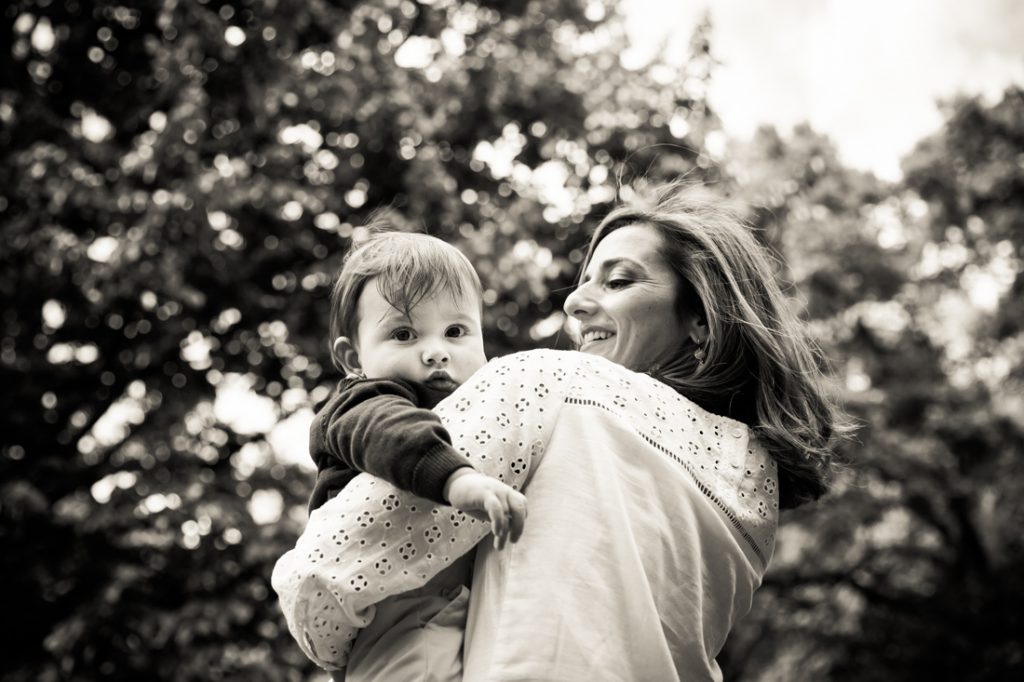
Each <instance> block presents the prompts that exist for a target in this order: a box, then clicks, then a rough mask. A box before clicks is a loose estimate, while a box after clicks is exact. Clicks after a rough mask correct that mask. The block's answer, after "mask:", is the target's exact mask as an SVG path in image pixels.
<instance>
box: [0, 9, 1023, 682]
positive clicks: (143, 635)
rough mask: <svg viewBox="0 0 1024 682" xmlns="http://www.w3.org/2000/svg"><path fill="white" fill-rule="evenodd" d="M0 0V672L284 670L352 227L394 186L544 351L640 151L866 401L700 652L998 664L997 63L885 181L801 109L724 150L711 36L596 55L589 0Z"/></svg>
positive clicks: (1011, 166) (1005, 564) (610, 29)
mask: <svg viewBox="0 0 1024 682" xmlns="http://www.w3.org/2000/svg"><path fill="white" fill-rule="evenodd" d="M2 13H3V14H2V16H3V21H2V22H0V45H5V46H9V47H8V49H10V58H9V59H5V60H4V62H3V63H2V67H0V215H2V218H3V249H2V250H0V261H2V264H3V268H2V270H0V292H2V294H3V297H4V300H5V306H4V312H3V317H2V330H3V333H2V338H0V380H2V381H3V384H4V386H5V387H7V388H5V391H4V392H3V394H2V397H0V407H2V411H3V414H4V415H5V419H6V426H7V428H6V429H5V430H6V433H7V434H8V436H7V438H5V441H4V445H3V447H2V451H0V473H2V479H0V480H2V481H3V483H2V484H0V538H2V542H3V547H4V551H3V552H2V555H0V556H2V559H0V561H2V562H3V563H2V571H3V576H4V580H3V581H2V587H0V590H2V598H3V601H4V604H5V605H6V606H7V608H6V609H5V614H6V615H5V616H4V618H3V621H2V626H0V627H2V635H3V637H4V640H5V642H6V643H7V644H8V646H7V651H8V652H10V653H9V654H8V655H7V656H5V658H4V662H3V671H4V675H5V678H10V679H12V680H30V679H31V680H37V679H42V680H48V679H49V680H55V679H93V678H97V677H101V676H102V677H106V678H113V679H136V678H138V677H141V676H143V675H146V676H148V677H152V676H156V677H158V678H160V679H186V680H187V679H245V680H260V679H267V680H286V679H296V680H298V679H305V678H307V677H309V676H310V675H312V674H313V672H314V671H313V669H312V667H311V666H310V665H309V664H308V663H307V662H306V661H305V659H304V658H303V656H302V655H301V653H300V652H299V650H298V649H297V647H295V646H294V645H292V644H291V642H290V640H289V638H288V635H287V633H286V632H285V631H284V624H283V620H282V619H281V617H280V613H279V612H278V610H277V606H276V600H275V599H274V597H273V595H272V593H271V591H270V588H269V575H270V570H271V567H272V565H273V562H274V561H275V559H276V557H277V556H279V555H280V554H281V553H282V552H283V551H285V549H286V548H288V547H289V546H290V545H291V544H292V543H293V541H294V538H295V536H296V535H297V533H298V532H299V529H300V528H301V526H302V524H303V523H304V520H305V508H304V501H305V497H306V495H307V493H308V490H309V488H310V484H311V474H310V473H309V471H308V469H307V468H304V467H305V465H306V463H305V457H304V455H303V453H302V450H303V448H304V445H305V433H304V430H305V426H304V425H305V424H306V423H307V422H308V419H309V416H310V409H311V406H312V405H313V404H315V403H316V402H317V401H318V400H320V399H322V398H323V397H325V396H326V394H327V392H328V391H329V390H330V386H331V385H332V383H333V380H334V376H333V374H332V371H331V370H330V368H329V355H328V352H327V344H326V339H325V333H326V320H327V296H328V291H329V285H330V282H331V277H332V275H333V273H334V272H335V270H336V268H337V266H338V264H339V262H340V259H341V257H342V256H343V255H344V253H345V250H346V248H347V247H348V246H349V245H350V244H351V243H352V241H353V240H354V239H358V238H359V237H360V236H361V232H360V228H359V227H358V226H359V225H360V224H361V223H362V222H363V220H364V219H365V217H366V215H367V214H368V213H369V211H371V210H372V209H374V208H376V207H378V206H390V207H391V212H392V215H393V217H394V219H395V220H396V221H397V222H399V223H401V224H403V225H405V226H406V227H407V228H409V229H427V230H428V231H430V232H431V233H432V234H437V235H439V236H441V237H443V238H445V239H447V240H449V241H452V242H453V243H455V244H457V245H458V246H459V247H460V248H462V249H463V250H464V251H465V252H466V253H467V255H469V256H470V258H471V259H472V260H473V262H474V264H476V265H477V267H478V269H479V271H480V274H481V277H482V279H483V282H484V285H485V288H486V294H485V296H486V303H487V306H486V311H487V312H486V318H485V325H486V332H487V334H486V335H487V338H488V351H489V353H490V354H492V355H496V354H502V353H506V352H509V351H513V350H518V349H522V348H527V347H534V346H537V345H563V346H564V345H565V343H566V341H565V339H564V338H562V337H561V335H560V334H559V330H560V329H561V323H562V316H561V313H560V309H561V304H562V302H563V300H564V297H565V295H566V293H567V291H568V289H569V288H570V287H571V285H572V281H573V278H574V276H575V270H576V268H577V266H578V264H579V262H580V260H581V258H582V251H581V248H582V247H583V246H584V245H585V242H586V233H587V229H588V228H589V227H590V226H592V225H593V222H594V220H595V218H597V217H600V215H602V214H603V213H604V212H605V211H607V210H608V208H609V207H610V206H611V204H612V202H613V201H614V200H615V199H616V196H617V194H618V193H620V191H621V193H628V192H629V191H631V190H630V188H629V186H628V185H625V186H623V187H622V188H621V190H620V187H619V180H620V178H631V177H634V176H638V175H642V176H645V177H647V178H650V179H653V180H658V179H664V178H669V177H676V176H679V175H685V176H688V177H690V178H692V179H693V180H694V181H695V182H696V181H706V182H708V183H710V184H711V185H712V186H713V187H715V188H717V189H718V190H719V191H721V192H723V193H727V194H731V195H733V196H736V197H738V198H740V199H742V200H744V201H745V202H747V203H749V204H750V205H752V206H754V209H753V211H752V213H751V216H750V217H751V220H752V222H753V223H754V224H755V226H757V227H759V228H761V229H762V234H763V236H764V238H765V241H766V243H768V244H770V245H771V246H772V247H773V248H775V249H776V251H778V253H779V254H780V256H782V257H783V258H782V260H781V261H780V263H785V266H781V265H780V274H782V275H784V276H786V277H787V278H788V279H791V280H792V281H793V282H794V284H795V285H796V286H795V288H794V290H793V291H794V294H799V299H798V303H799V304H801V305H803V306H804V308H805V311H806V313H807V316H808V317H809V319H810V320H811V321H812V324H813V325H814V327H815V329H816V330H817V331H818V332H819V333H820V334H819V335H820V336H821V338H822V340H823V342H824V343H825V345H826V346H827V350H828V351H829V354H830V355H831V356H832V357H833V358H835V359H836V361H837V362H836V364H837V366H836V372H837V375H838V376H839V377H840V378H841V379H842V380H844V381H845V386H846V389H845V390H846V391H847V394H848V395H847V397H848V400H849V402H850V404H851V405H852V406H853V408H854V409H855V411H856V412H857V414H858V415H859V416H860V417H861V419H862V420H863V421H864V424H865V428H864V429H863V431H862V434H861V443H860V444H858V445H857V446H856V447H854V448H852V449H851V451H850V453H849V455H850V459H851V460H852V464H851V468H850V473H849V476H848V478H847V481H846V483H845V484H844V485H843V486H842V487H841V489H840V490H839V491H838V492H837V493H836V494H835V495H834V496H832V497H831V498H829V499H828V500H826V501H823V502H822V503H820V504H819V505H817V506H816V507H814V508H812V509H805V510H800V511H798V512H794V513H792V514H790V516H789V517H788V518H787V519H785V524H784V527H783V532H782V534H781V537H780V543H779V549H778V552H777V557H776V561H775V567H774V568H773V571H772V572H771V573H770V575H769V577H768V579H767V581H766V585H765V588H764V589H763V590H762V591H761V593H759V596H758V597H757V601H756V603H755V609H754V612H753V613H752V614H751V616H750V617H749V618H748V619H747V620H746V621H744V622H743V623H741V624H740V626H739V627H738V628H737V630H736V632H735V635H734V637H733V639H732V640H731V642H730V644H729V648H728V650H727V652H726V653H725V655H724V656H723V663H724V667H725V669H726V673H727V677H728V678H729V679H751V680H753V679H801V678H803V679H817V678H821V677H828V678H830V679H861V678H864V677H883V678H885V679H900V678H906V679H912V678H916V676H917V675H918V674H921V675H925V674H931V676H933V677H937V678H942V677H943V675H946V674H947V673H948V675H950V676H952V677H956V678H957V679H996V678H997V677H998V676H999V675H1000V674H1003V673H1005V672H1006V671H1009V670H1012V669H1014V668H1018V669H1019V667H1020V666H1021V665H1022V663H1021V661H1022V652H1021V647H1020V644H1019V642H1020V641H1024V638H1022V637H1021V636H1020V634H1021V624H1020V620H1019V615H1017V614H1019V613H1020V612H1021V608H1020V606H1021V605H1020V604H1019V595H1021V594H1024V590H1021V585H1020V578H1019V577H1018V576H1020V575H1021V574H1022V572H1021V570H1020V568H1021V567H1020V563H1021V543H1020V539H1019V533H1018V532H1016V529H1017V528H1019V527H1020V521H1021V517H1022V509H1021V506H1020V503H1019V502H1018V500H1019V499H1021V495H1020V493H1021V492H1022V491H1021V480H1022V477H1021V466H1022V464H1021V419H1020V415H1021V414H1024V410H1022V409H1021V404H1020V398H1019V397H1018V396H1019V395H1021V394H1024V392H1022V391H1020V386H1019V384H1020V381H1021V376H1022V371H1021V370H1022V363H1021V352H1022V351H1021V349H1022V347H1024V346H1022V344H1021V331H1022V330H1021V320H1022V313H1024V311H1022V310H1021V309H1020V300H1021V297H1020V295H1019V294H1020V292H1021V288H1022V287H1024V283H1022V282H1024V280H1022V279H1021V261H1020V258H1021V240H1022V235H1021V233H1020V225H1021V224H1022V223H1021V209H1022V206H1021V203H1020V202H1021V196H1024V193H1022V192H1021V191H1020V184H1021V173H1022V170H1021V169H1022V167H1024V166H1022V165H1021V163H1020V158H1021V154H1022V153H1024V143H1022V139H1024V138H1022V136H1024V132H1022V129H1021V125H1022V124H1021V122H1022V121H1024V117H1022V116H1021V113H1022V112H1021V102H1022V95H1021V93H1020V92H1019V91H1010V92H1008V93H1007V95H1006V98H1005V99H1004V101H1003V102H1002V103H1000V104H998V105H996V106H994V107H990V106H986V105H984V104H982V103H980V102H978V101H974V100H964V101H960V102H957V103H954V104H952V105H951V106H950V109H949V123H948V124H947V127H946V129H945V130H944V131H943V132H942V133H940V134H939V135H937V136H936V137H934V138H933V139H930V140H927V141H924V142H923V143H922V145H921V147H920V148H919V149H918V150H917V151H915V152H914V154H912V155H911V156H910V157H909V158H908V159H907V165H906V171H907V180H906V182H905V183H904V184H902V185H899V186H889V185H883V184H881V183H879V182H878V181H877V180H875V179H874V178H872V177H871V176H866V175H864V174H861V173H856V172H853V171H850V170H849V169H846V168H844V167H843V165H842V164H841V162H840V161H839V160H838V158H837V156H836V154H835V151H834V149H833V148H832V146H831V144H830V143H829V141H828V140H827V139H824V138H822V137H821V136H819V135H817V134H815V133H814V132H813V131H811V130H809V129H807V128H800V129H797V130H796V131H794V132H793V134H792V135H791V136H789V137H787V138H784V137H783V136H780V135H779V134H778V133H776V132H775V131H771V130H765V131H762V132H761V133H759V134H758V136H756V137H755V139H754V140H753V141H751V142H750V143H749V144H747V145H738V146H734V147H733V148H730V149H729V150H728V151H726V152H725V153H724V155H723V152H722V151H721V149H720V147H721V145H720V144H718V143H719V142H720V140H721V133H720V132H718V131H717V121H716V118H715V116H714V113H713V112H712V111H710V110H709V108H708V106H707V103H706V102H705V100H704V92H705V91H706V89H707V84H708V80H709V79H710V78H712V77H713V64H714V60H713V56H712V51H711V49H710V27H709V26H707V25H704V26H702V27H701V28H700V29H699V30H698V31H697V33H696V34H695V36H694V39H693V43H692V54H691V58H690V60H689V61H688V62H687V63H686V64H685V65H684V66H682V67H678V68H677V67H673V66H669V65H667V64H661V63H655V64H651V65H648V66H646V67H644V68H642V69H632V68H626V67H625V66H623V63H622V61H621V60H620V59H619V57H618V55H619V54H620V53H621V52H622V50H623V49H624V47H625V37H624V33H623V29H622V24H621V20H620V18H619V17H618V16H616V15H615V13H614V11H613V10H612V8H611V7H610V6H603V5H600V3H597V2H593V1H588V2H582V1H580V2H577V1H574V0H560V1H559V2H555V3H551V2H545V3H542V2H539V1H538V0H532V1H527V0H520V1H516V2H503V3H497V2H488V1H485V0H481V1H480V2H477V3H467V2H463V3H456V2H452V1H450V0H434V1H433V2H412V1H411V0H383V1H381V2H342V1H340V0H339V1H335V2H330V1H328V0H311V1H310V0H303V1H301V2H300V1H299V0H276V1H275V0H262V1H259V0H232V1H221V0H205V1H204V0H196V1H195V2H180V1H176V0H140V1H139V2H135V3H130V6H126V5H121V4H118V3H116V2H112V1H110V0H100V1H98V2H93V3H84V2H80V0H15V1H14V2H11V3H8V4H7V5H6V6H5V7H4V9H3V10H2ZM986 292H987V293H986ZM972 297H973V298H972ZM951 321H952V322H951ZM808 657H810V661H811V663H810V664H808V663H807V662H806V661H807V659H808Z"/></svg>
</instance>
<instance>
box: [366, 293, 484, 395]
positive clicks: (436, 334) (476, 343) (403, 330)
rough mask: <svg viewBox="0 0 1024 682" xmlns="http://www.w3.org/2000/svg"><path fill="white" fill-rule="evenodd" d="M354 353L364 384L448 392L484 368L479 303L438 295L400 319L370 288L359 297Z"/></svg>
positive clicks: (470, 295)
mask: <svg viewBox="0 0 1024 682" xmlns="http://www.w3.org/2000/svg"><path fill="white" fill-rule="evenodd" d="M358 311H359V313H358V314H359V317H358V319H359V327H358V331H357V336H356V342H355V347H356V352H357V353H358V355H359V364H360V366H361V368H362V370H363V373H364V374H365V375H366V377H367V378H369V379H383V378H388V377H390V378H396V379H406V380H409V381H417V382H422V383H425V384H427V385H429V386H432V387H433V388H440V389H447V390H451V389H453V388H455V387H456V386H458V385H460V384H462V383H463V382H464V381H466V379H468V378H469V377H470V375H472V374H473V372H475V371H476V370H478V369H479V368H480V367H482V366H483V365H484V363H486V362H487V359H486V358H485V357H484V344H483V335H482V333H481V325H480V302H479V300H478V299H477V297H476V296H475V295H474V294H473V293H472V292H467V293H466V294H465V295H464V296H462V297H461V299H456V298H454V297H453V296H452V295H451V294H450V293H449V292H447V291H441V292H439V293H438V294H437V295H435V296H427V297H424V298H423V300H421V301H420V302H419V303H418V304H417V305H416V307H415V308H413V309H412V311H410V313H411V314H410V316H409V317H406V316H405V315H403V314H402V313H401V311H399V310H396V309H395V308H393V307H392V306H391V305H390V304H389V303H388V302H387V300H386V299H385V298H384V297H383V296H381V295H380V292H379V291H378V290H377V286H376V282H375V281H373V280H371V281H369V282H367V283H366V286H365V288H364V289H363V293H362V295H361V296H360V297H359V306H358Z"/></svg>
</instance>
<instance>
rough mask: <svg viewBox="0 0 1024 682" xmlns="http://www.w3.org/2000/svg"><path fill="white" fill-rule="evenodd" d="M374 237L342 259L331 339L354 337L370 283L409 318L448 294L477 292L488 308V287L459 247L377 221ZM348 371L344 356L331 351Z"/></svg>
mask: <svg viewBox="0 0 1024 682" xmlns="http://www.w3.org/2000/svg"><path fill="white" fill-rule="evenodd" d="M366 228H367V229H368V230H369V231H370V237H369V238H368V239H366V240H365V241H363V242H360V243H358V244H353V246H352V247H351V249H350V250H349V252H348V253H347V254H346V255H345V259H344V260H343V261H342V266H341V271H340V272H339V273H338V278H337V280H336V281H335V282H334V289H333V290H332V291H331V318H330V332H331V338H330V341H331V343H332V346H333V342H334V339H336V338H338V337H339V336H347V337H349V338H350V339H355V337H356V330H357V328H358V327H359V319H358V306H359V297H360V296H362V294H363V289H364V288H365V287H366V283H367V282H369V281H370V280H372V279H376V282H375V285H376V287H377V291H379V292H380V295H381V296H383V297H384V300H385V301H387V302H388V303H389V304H390V305H391V306H392V307H393V308H394V309H395V310H398V311H399V312H401V313H402V314H403V315H406V316H408V315H409V314H410V313H411V312H412V310H413V309H414V308H415V307H416V306H417V305H418V304H419V303H420V301H422V300H423V299H424V298H427V297H430V296H435V295H437V294H439V293H441V292H446V293H448V294H449V295H451V296H452V298H453V299H460V298H462V297H463V296H465V295H466V294H467V292H469V293H472V294H474V295H475V296H476V299H477V301H478V304H479V305H480V306H481V308H482V307H483V287H482V286H481V284H480V277H479V276H478V275H477V273H476V270H475V269H474V268H473V265H472V263H470V262H469V259H468V258H466V256H465V255H464V254H463V253H462V252H461V251H459V250H458V249H457V248H455V247H454V246H452V245H451V244H448V243H447V242H444V241H442V240H441V239H438V238H437V237H432V236H430V235H428V234H418V233H412V232H397V231H395V230H393V229H392V228H391V226H390V224H388V223H387V222H386V221H384V220H383V219H380V218H377V219H374V220H372V221H371V222H370V224H368V225H367V226H366ZM331 360H332V361H333V362H334V366H335V367H337V368H338V369H339V370H341V371H344V367H343V366H342V364H341V358H340V357H337V356H336V355H335V354H334V352H333V351H332V353H331Z"/></svg>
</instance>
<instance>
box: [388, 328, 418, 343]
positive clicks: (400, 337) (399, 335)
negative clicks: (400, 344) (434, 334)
mask: <svg viewBox="0 0 1024 682" xmlns="http://www.w3.org/2000/svg"><path fill="white" fill-rule="evenodd" d="M415 337H416V335H415V334H414V333H413V331H412V330H411V329H408V328H407V327H401V328H400V329H396V330H395V331H393V332H391V338H392V339H394V340H395V341H412V340H413V339H414V338H415Z"/></svg>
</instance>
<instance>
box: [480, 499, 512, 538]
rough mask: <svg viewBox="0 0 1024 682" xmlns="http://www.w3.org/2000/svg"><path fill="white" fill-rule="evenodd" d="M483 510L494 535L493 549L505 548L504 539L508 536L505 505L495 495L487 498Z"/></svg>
mask: <svg viewBox="0 0 1024 682" xmlns="http://www.w3.org/2000/svg"><path fill="white" fill-rule="evenodd" d="M484 509H486V510H487V516H488V518H489V519H490V520H491V532H492V533H494V548H495V549H501V548H502V547H504V546H505V539H506V537H507V536H508V517H507V516H506V511H505V505H504V504H502V501H501V500H500V499H499V498H498V496H497V495H494V494H491V495H488V496H487V500H486V501H485V502H484Z"/></svg>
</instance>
